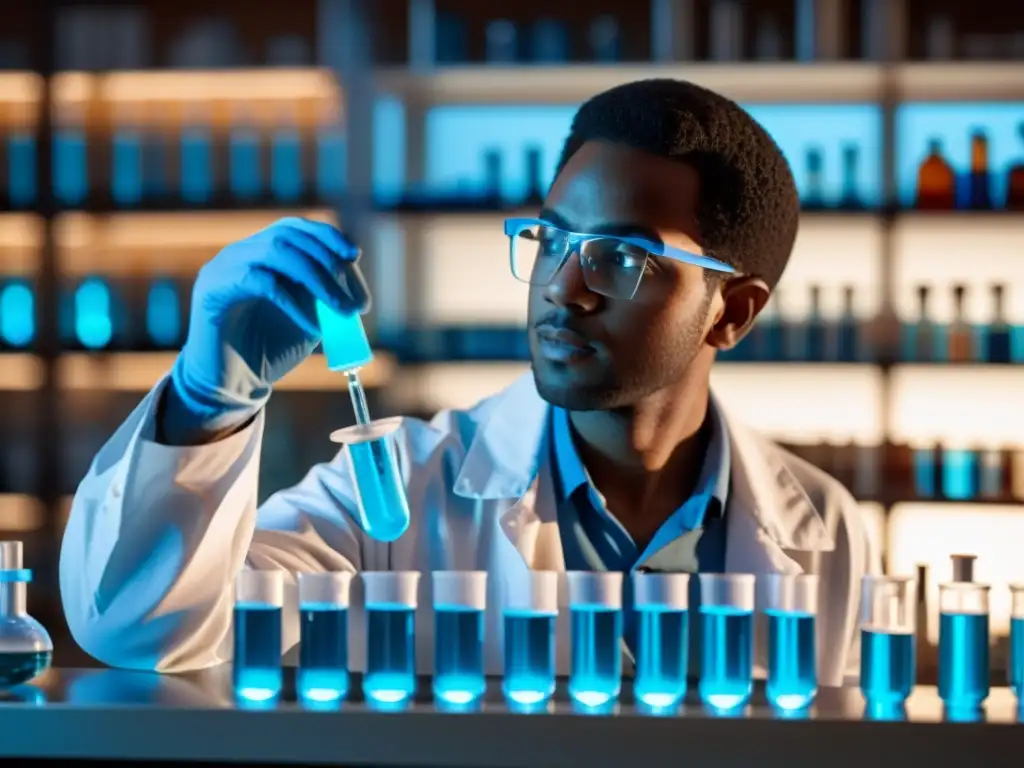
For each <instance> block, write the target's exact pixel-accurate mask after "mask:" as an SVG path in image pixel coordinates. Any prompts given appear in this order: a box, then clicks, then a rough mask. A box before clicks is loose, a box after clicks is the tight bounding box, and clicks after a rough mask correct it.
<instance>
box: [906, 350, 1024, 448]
mask: <svg viewBox="0 0 1024 768" xmlns="http://www.w3.org/2000/svg"><path fill="white" fill-rule="evenodd" d="M890 387H891V391H890V396H889V408H890V413H889V424H890V439H891V440H892V441H893V442H895V443H905V444H909V445H928V444H933V443H936V442H942V443H946V444H949V445H951V446H962V447H965V448H978V447H984V446H986V445H993V446H1024V396H1022V393H1024V366H1019V365H1017V366H1014V365H1000V366H991V365H951V366H936V365H896V366H893V368H892V370H891V372H890Z"/></svg>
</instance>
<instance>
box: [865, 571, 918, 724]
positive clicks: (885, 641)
mask: <svg viewBox="0 0 1024 768" xmlns="http://www.w3.org/2000/svg"><path fill="white" fill-rule="evenodd" d="M914 597H915V583H914V579H912V578H910V577H906V576H898V577H897V576H878V575H872V576H865V577H864V579H863V581H862V586H861V614H860V622H861V624H860V628H861V655H860V688H861V692H862V693H863V694H864V698H865V700H866V701H867V704H868V707H870V708H883V709H884V708H890V707H891V708H901V707H902V706H903V704H904V702H905V701H906V699H907V697H908V696H909V695H910V692H911V691H912V690H913V688H914V682H915V679H916V677H917V668H916V658H915V653H914V625H915V616H916V612H915V606H914Z"/></svg>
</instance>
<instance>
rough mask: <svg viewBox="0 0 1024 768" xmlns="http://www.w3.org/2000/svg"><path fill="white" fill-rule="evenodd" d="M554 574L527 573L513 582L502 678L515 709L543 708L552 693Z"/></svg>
mask: <svg viewBox="0 0 1024 768" xmlns="http://www.w3.org/2000/svg"><path fill="white" fill-rule="evenodd" d="M558 576H559V574H558V573H557V572H556V571H528V572H527V573H526V574H524V575H523V576H522V577H521V578H519V579H516V580H515V581H513V582H512V583H511V584H510V585H509V587H510V589H509V593H508V595H507V596H506V604H505V611H504V612H505V617H504V618H505V627H504V629H505V632H504V634H505V638H504V640H505V679H504V681H503V682H502V690H503V692H504V694H505V698H506V700H507V701H508V703H509V705H510V706H511V707H513V708H515V709H534V708H537V707H540V706H543V705H545V704H546V703H547V702H548V700H549V699H550V698H551V695H552V694H553V693H554V692H555V620H556V619H557V618H558Z"/></svg>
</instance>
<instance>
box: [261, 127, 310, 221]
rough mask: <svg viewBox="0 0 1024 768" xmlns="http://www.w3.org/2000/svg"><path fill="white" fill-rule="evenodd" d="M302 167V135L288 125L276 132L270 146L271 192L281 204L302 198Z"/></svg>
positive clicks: (303, 181) (303, 184) (303, 182)
mask: <svg viewBox="0 0 1024 768" xmlns="http://www.w3.org/2000/svg"><path fill="white" fill-rule="evenodd" d="M303 170H304V169H303V167H302V134H301V133H299V129H298V128H297V127H295V126H294V125H291V124H290V121H289V124H286V125H283V126H281V127H279V128H277V129H275V131H274V135H273V137H272V139H271V144H270V190H271V193H272V194H273V196H274V199H275V200H277V201H278V202H280V203H293V202H295V201H297V200H299V199H300V198H301V197H302V192H303V188H304V186H305V179H304V173H303Z"/></svg>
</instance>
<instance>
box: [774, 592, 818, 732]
mask: <svg viewBox="0 0 1024 768" xmlns="http://www.w3.org/2000/svg"><path fill="white" fill-rule="evenodd" d="M764 579H765V591H766V603H765V613H766V614H767V615H768V685H767V688H766V690H767V693H768V702H769V703H770V704H771V705H772V706H773V707H775V708H776V709H778V710H781V711H784V712H791V711H795V710H800V709H806V708H807V707H809V706H810V704H811V702H812V701H814V697H815V695H816V694H817V692H818V676H817V672H816V670H815V664H816V654H815V638H814V624H815V617H816V616H817V613H818V577H817V576H815V575H813V574H788V573H785V574H784V573H772V574H768V575H767V576H765V577H764Z"/></svg>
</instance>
